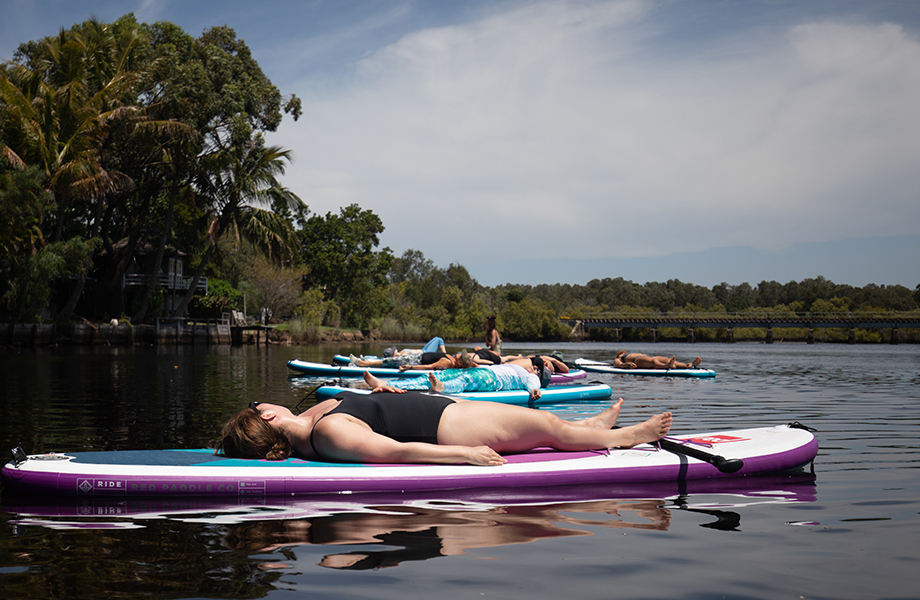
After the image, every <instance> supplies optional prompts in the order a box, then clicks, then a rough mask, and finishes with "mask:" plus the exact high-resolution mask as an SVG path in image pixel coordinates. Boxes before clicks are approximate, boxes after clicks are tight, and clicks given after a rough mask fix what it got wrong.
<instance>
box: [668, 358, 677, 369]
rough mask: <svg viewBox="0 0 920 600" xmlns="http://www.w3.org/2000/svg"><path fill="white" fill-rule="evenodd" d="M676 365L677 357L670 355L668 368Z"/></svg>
mask: <svg viewBox="0 0 920 600" xmlns="http://www.w3.org/2000/svg"><path fill="white" fill-rule="evenodd" d="M676 366H677V357H676V356H672V357H671V360H669V361H668V368H669V369H673V368H674V367H676Z"/></svg>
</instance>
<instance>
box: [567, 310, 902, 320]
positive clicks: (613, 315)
mask: <svg viewBox="0 0 920 600" xmlns="http://www.w3.org/2000/svg"><path fill="white" fill-rule="evenodd" d="M560 318H561V319H562V320H563V321H572V322H574V321H595V320H597V321H600V320H627V319H628V320H632V319H650V320H651V319H659V320H691V319H692V320H699V321H707V320H723V319H726V320H738V321H741V320H757V321H763V320H778V321H781V320H787V319H788V320H791V319H795V320H831V319H833V320H850V321H852V320H859V319H873V320H876V319H887V320H890V321H902V320H904V321H914V320H917V321H920V312H918V311H911V312H884V311H872V312H863V311H858V312H770V311H763V312H759V311H757V312H754V311H752V312H712V313H708V312H679V313H660V312H609V313H596V314H591V315H587V316H583V317H570V316H562V317H560Z"/></svg>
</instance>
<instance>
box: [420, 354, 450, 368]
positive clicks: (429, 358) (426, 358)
mask: <svg viewBox="0 0 920 600" xmlns="http://www.w3.org/2000/svg"><path fill="white" fill-rule="evenodd" d="M445 356H450V354H445V353H443V352H424V353H422V358H421V360H419V363H418V364H420V365H433V364H434V363H436V362H438V361H439V360H441V359H442V358H444V357H445Z"/></svg>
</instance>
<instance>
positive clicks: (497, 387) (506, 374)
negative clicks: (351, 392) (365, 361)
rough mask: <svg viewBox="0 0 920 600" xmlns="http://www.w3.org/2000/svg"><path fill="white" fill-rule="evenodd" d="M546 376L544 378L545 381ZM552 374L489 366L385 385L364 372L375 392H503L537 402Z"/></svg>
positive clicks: (509, 366)
mask: <svg viewBox="0 0 920 600" xmlns="http://www.w3.org/2000/svg"><path fill="white" fill-rule="evenodd" d="M541 376H542V378H541ZM551 379H552V372H550V371H542V372H540V374H539V375H538V372H537V371H536V369H535V368H530V369H525V368H524V367H522V366H521V365H512V364H504V365H486V366H483V367H477V368H472V369H471V368H464V369H447V370H445V371H442V372H440V373H437V374H435V373H429V374H428V381H425V378H424V377H415V378H412V379H400V380H396V381H391V382H388V383H383V382H382V381H381V380H380V379H378V378H376V377H374V376H373V375H371V374H370V373H369V372H368V371H365V372H364V382H365V383H367V385H368V387H370V388H371V390H375V391H388V392H389V391H393V390H394V389H395V390H429V391H435V392H444V393H445V394H459V393H461V392H499V391H502V390H526V391H527V392H528V393H530V397H531V399H533V400H537V399H538V398H540V395H541V394H542V392H541V391H540V388H541V387H545V386H547V385H549V382H550V381H551Z"/></svg>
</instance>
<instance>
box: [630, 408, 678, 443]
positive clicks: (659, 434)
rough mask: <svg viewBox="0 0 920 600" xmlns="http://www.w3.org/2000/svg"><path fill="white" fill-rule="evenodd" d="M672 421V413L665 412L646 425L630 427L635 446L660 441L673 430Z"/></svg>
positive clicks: (651, 419)
mask: <svg viewBox="0 0 920 600" xmlns="http://www.w3.org/2000/svg"><path fill="white" fill-rule="evenodd" d="M672 421H673V418H672V416H671V413H670V412H663V413H661V414H659V415H655V416H654V417H652V418H650V419H649V420H648V421H646V422H644V423H639V424H638V425H633V426H631V427H629V428H628V429H632V430H633V436H634V439H633V446H635V445H637V444H644V443H647V442H655V441H657V440H660V439H661V438H663V437H664V436H665V435H666V434H667V433H668V431H670V430H671V422H672Z"/></svg>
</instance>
